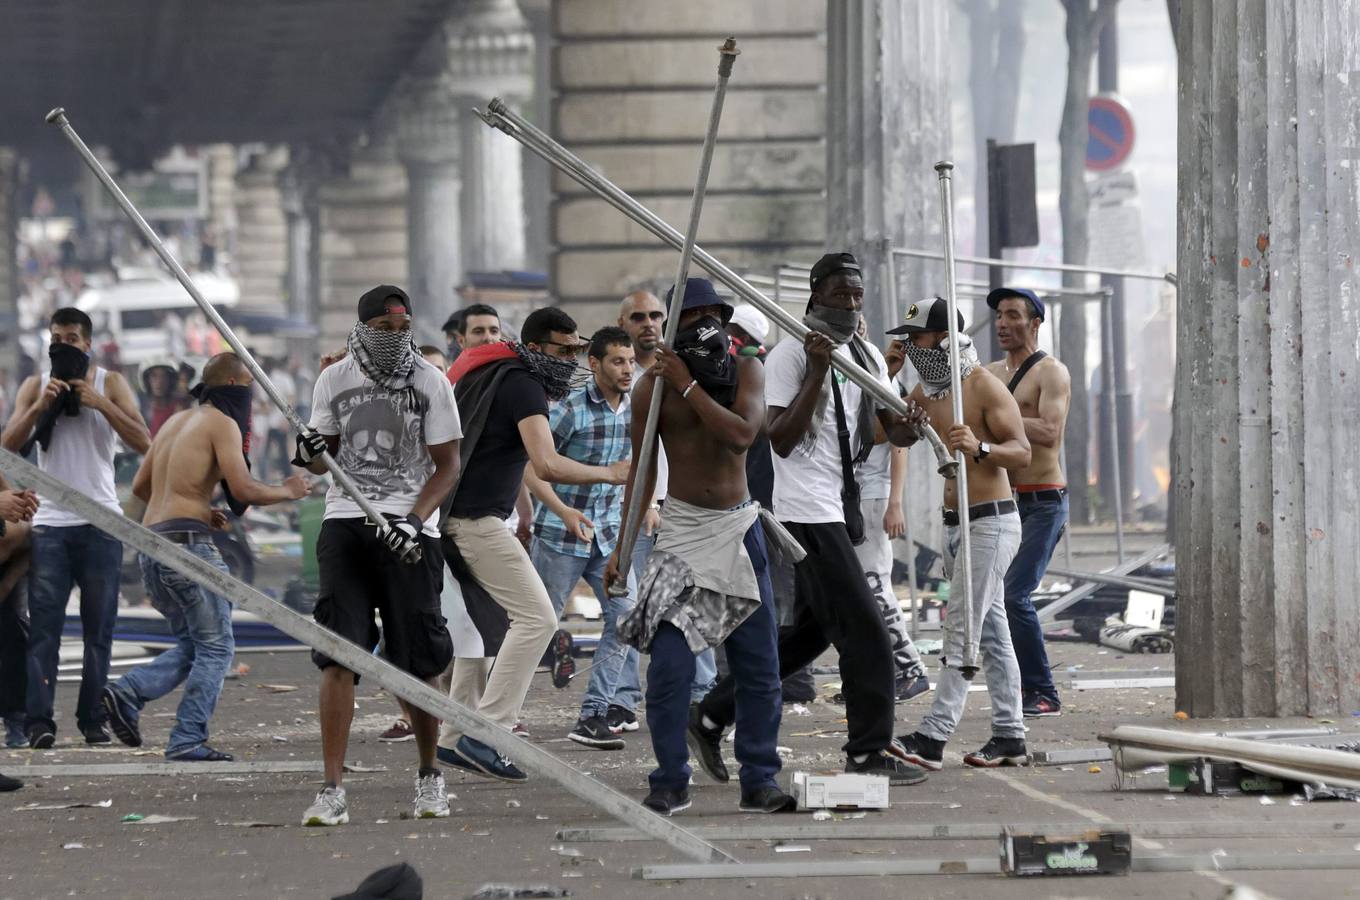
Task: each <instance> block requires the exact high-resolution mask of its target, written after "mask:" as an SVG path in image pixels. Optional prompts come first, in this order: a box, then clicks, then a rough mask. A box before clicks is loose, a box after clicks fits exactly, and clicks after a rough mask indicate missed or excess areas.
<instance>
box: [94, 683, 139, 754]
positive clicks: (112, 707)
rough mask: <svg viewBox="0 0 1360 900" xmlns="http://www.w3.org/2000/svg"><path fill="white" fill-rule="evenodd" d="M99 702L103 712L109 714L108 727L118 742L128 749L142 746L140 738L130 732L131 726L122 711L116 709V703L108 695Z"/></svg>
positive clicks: (134, 732)
mask: <svg viewBox="0 0 1360 900" xmlns="http://www.w3.org/2000/svg"><path fill="white" fill-rule="evenodd" d="M99 701H100V703H101V705H103V707H104V712H106V713H108V714H109V727H110V728H112V729H113V733H114V734H116V735H117V736H118V740H120V741H122V742H123V743H124V744H125V745H126V746H128V747H140V746H142V736H141V735H140V734H139V733H137V732H136V731H133V730H132V726H131V725H130V724H128V721H127V718H126V717H125V716H124V715H123V711H122V710H121V709H119V708H118V701H117V700H115V699H114V698H113V697H111V696H110V695H108V694H104V695H103V696H101V697H100V698H99Z"/></svg>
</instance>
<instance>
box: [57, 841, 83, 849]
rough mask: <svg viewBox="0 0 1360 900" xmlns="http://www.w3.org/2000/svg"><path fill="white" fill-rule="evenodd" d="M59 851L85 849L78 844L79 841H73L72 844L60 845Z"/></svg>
mask: <svg viewBox="0 0 1360 900" xmlns="http://www.w3.org/2000/svg"><path fill="white" fill-rule="evenodd" d="M61 849H63V850H84V849H86V847H85V845H84V844H82V843H80V842H79V841H73V842H71V843H69V844H62V845H61Z"/></svg>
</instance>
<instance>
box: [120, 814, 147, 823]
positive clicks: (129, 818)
mask: <svg viewBox="0 0 1360 900" xmlns="http://www.w3.org/2000/svg"><path fill="white" fill-rule="evenodd" d="M145 818H146V816H144V815H142V814H141V813H128V814H127V815H125V816H123V818H121V819H119V820H118V821H120V822H140V821H142V819H145Z"/></svg>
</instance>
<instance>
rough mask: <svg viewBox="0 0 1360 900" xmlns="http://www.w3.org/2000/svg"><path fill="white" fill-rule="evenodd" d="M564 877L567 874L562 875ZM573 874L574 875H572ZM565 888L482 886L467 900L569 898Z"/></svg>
mask: <svg viewBox="0 0 1360 900" xmlns="http://www.w3.org/2000/svg"><path fill="white" fill-rule="evenodd" d="M563 874H564V875H565V874H567V873H565V872H564V873H563ZM573 874H575V873H573ZM570 896H571V891H569V890H567V889H566V888H555V887H548V886H547V885H527V886H518V885H511V884H484V885H482V886H481V888H479V889H478V891H477V893H475V894H468V897H467V900H512V898H519V897H535V898H537V897H570Z"/></svg>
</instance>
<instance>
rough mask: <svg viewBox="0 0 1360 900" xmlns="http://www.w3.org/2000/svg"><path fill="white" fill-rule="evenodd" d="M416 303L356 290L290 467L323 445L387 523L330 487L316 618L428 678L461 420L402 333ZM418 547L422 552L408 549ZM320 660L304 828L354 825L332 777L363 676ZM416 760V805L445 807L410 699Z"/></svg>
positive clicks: (437, 637)
mask: <svg viewBox="0 0 1360 900" xmlns="http://www.w3.org/2000/svg"><path fill="white" fill-rule="evenodd" d="M411 314H412V301H411V298H410V297H409V296H407V294H406V292H405V291H403V290H402V289H401V288H399V287H397V286H395V285H390V284H380V285H378V286H377V287H375V288H373V289H372V290H370V291H368V292H367V293H365V294H364V295H363V296H362V297H360V298H359V305H358V321H357V322H356V323H355V325H354V327H353V329H352V330H351V332H350V335H349V342H348V343H349V346H348V351H349V352H348V353H346V354H345V356H344V358H343V359H340V360H339V361H338V362H335V363H333V364H332V365H329V366H327V367H326V368H324V369H323V370H322V371H321V374H320V375H318V376H317V379H316V387H315V389H314V396H313V398H312V420H311V423H310V426H309V427H308V428H306V429H304V430H303V432H302V433H301V434H299V435H298V438H297V450H298V452H297V458H296V459H294V460H293V462H294V464H295V465H300V466H304V467H306V468H307V469H309V470H310V471H312V472H315V473H317V474H320V473H322V472H324V471H325V462H324V460H323V459H322V454H323V453H330V454H331V455H332V456H333V457H334V458H335V459H336V461H337V462H338V464H339V465H340V467H341V468H342V469H344V470H345V471H346V472H347V473H348V474H349V476H350V478H351V479H353V481H354V484H355V485H356V486H357V487H358V489H359V490H360V491H361V492H362V493H363V495H364V497H365V499H367V500H368V502H369V503H370V504H371V505H372V506H373V507H374V508H375V509H376V510H377V511H378V512H379V513H382V514H383V516H384V517H385V519H386V521H383V522H376V523H375V522H372V521H370V520H369V519H368V517H367V515H366V514H365V513H364V511H363V509H361V508H360V507H359V505H358V504H357V503H356V502H355V501H354V500H353V499H352V498H351V497H350V496H349V495H347V494H346V493H345V492H344V491H343V490H341V489H340V488H339V487H338V486H332V487H331V489H330V491H329V492H328V493H327V494H326V513H325V519H324V521H323V522H322V524H321V533H320V535H319V536H318V537H317V545H316V555H317V563H318V569H319V574H320V592H319V596H318V598H317V602H316V610H315V612H314V613H313V615H314V617H315V618H316V621H317V623H318V624H320V625H322V626H324V627H326V628H328V629H330V630H331V631H333V632H335V633H336V634H337V635H339V636H340V637H342V638H345V639H346V640H349V641H351V642H353V643H355V644H358V645H359V646H360V647H363V648H364V649H365V650H372V649H373V647H374V646H375V645H376V644H377V643H378V627H377V622H376V620H375V616H374V613H375V611H376V612H377V614H378V615H379V616H380V617H381V619H382V637H383V656H384V657H385V658H386V659H387V661H388V662H390V663H392V665H394V666H396V667H397V668H399V669H401V670H402V671H404V672H406V673H408V674H410V675H411V676H413V677H415V678H419V679H421V680H422V681H425V682H426V683H427V684H435V683H436V679H437V677H438V676H439V675H440V674H441V673H443V671H444V670H445V669H446V668H447V667H448V665H449V662H450V661H451V660H452V659H453V641H452V639H451V638H450V637H449V632H448V629H447V627H446V626H445V621H444V617H443V615H442V614H441V612H440V605H439V593H440V590H441V589H442V588H443V581H444V560H443V558H442V556H441V554H440V552H439V530H438V522H439V512H440V506H441V504H442V503H443V501H444V499H445V498H446V497H447V496H448V493H449V491H450V490H452V489H453V486H454V484H455V483H456V481H457V478H458V468H459V464H458V448H459V441H460V440H461V439H462V437H463V430H462V423H461V422H460V420H459V418H458V408H457V405H456V404H455V402H454V398H453V389H452V388H451V387H450V386H449V383H448V382H447V381H446V380H445V379H444V373H443V372H441V371H439V369H437V368H435V367H434V366H432V365H431V364H430V363H428V362H426V361H425V359H424V358H423V357H421V355H420V354H419V352H418V351H417V348H416V346H415V343H414V341H412V339H411ZM417 549H418V550H419V553H418V554H417V553H415V552H413V551H415V550H417ZM312 660H313V662H314V663H315V664H316V665H317V667H318V668H320V669H321V698H320V719H321V756H322V764H323V767H324V770H325V775H324V777H325V782H324V784H323V786H322V789H321V791H320V792H319V793H318V794H317V795H316V799H315V800H314V801H313V803H312V805H311V806H310V807H309V808H308V809H307V811H306V812H304V813H303V816H302V824H304V825H316V826H325V825H341V824H344V823H345V822H348V821H349V800H348V797H347V795H346V793H345V789H344V787H342V786H341V779H342V778H343V773H344V760H345V750H346V749H347V747H348V744H349V731H350V724H351V722H352V720H353V716H354V686H355V683H356V682H358V680H359V678H358V676H357V675H356V674H355V673H353V672H351V671H349V670H348V669H345V668H344V667H343V666H341V665H340V664H338V663H337V662H335V661H334V660H332V659H330V658H329V657H327V656H325V655H324V654H321V653H317V652H313V654H312ZM411 727H412V730H413V731H414V732H415V738H416V749H417V752H418V756H419V768H418V769H417V772H416V779H415V781H416V797H415V809H414V814H415V816H416V817H417V818H441V817H444V816H447V815H448V814H449V804H448V798H447V796H446V793H445V790H444V777H443V774H442V773H441V772H440V771H439V769H438V767H437V766H436V765H435V737H436V733H437V731H438V727H439V724H438V721H437V720H436V719H435V718H434V717H433V716H431V715H429V714H428V713H426V712H424V711H422V710H419V709H415V708H412V710H411Z"/></svg>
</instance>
